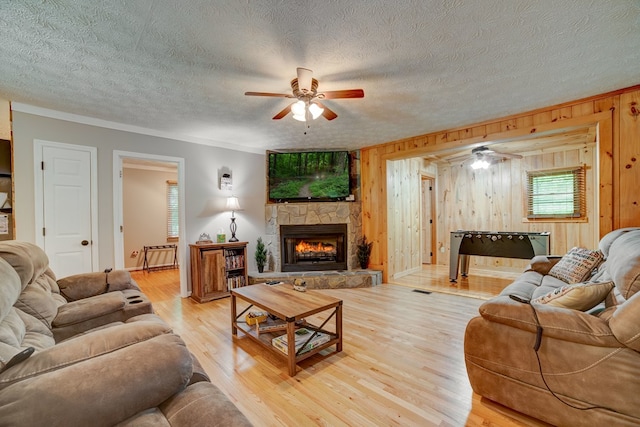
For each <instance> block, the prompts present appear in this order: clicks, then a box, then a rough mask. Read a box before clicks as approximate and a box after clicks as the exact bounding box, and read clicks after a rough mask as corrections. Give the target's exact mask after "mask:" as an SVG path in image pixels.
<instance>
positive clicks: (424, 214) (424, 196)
mask: <svg viewBox="0 0 640 427" xmlns="http://www.w3.org/2000/svg"><path fill="white" fill-rule="evenodd" d="M420 185H421V208H420V213H421V226H420V232H421V233H420V234H421V238H420V242H421V245H420V246H421V249H422V251H421V252H422V264H435V263H436V252H435V247H436V242H435V237H436V232H435V221H434V219H435V206H436V203H435V200H434V198H435V179H434V178H433V177H431V176H427V175H421V176H420Z"/></svg>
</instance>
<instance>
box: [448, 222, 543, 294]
mask: <svg viewBox="0 0 640 427" xmlns="http://www.w3.org/2000/svg"><path fill="white" fill-rule="evenodd" d="M550 236H551V233H549V232H548V231H545V232H541V233H534V232H507V231H468V230H457V231H452V232H451V253H450V257H449V280H450V281H451V282H455V281H457V280H458V268H459V267H460V270H461V274H462V276H463V277H466V276H467V274H468V273H469V255H479V256H490V257H498V258H518V259H531V258H533V257H534V256H536V255H550V252H549V251H550V249H551V247H550V241H549V239H550Z"/></svg>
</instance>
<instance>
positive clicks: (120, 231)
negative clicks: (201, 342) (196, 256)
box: [113, 151, 189, 297]
mask: <svg viewBox="0 0 640 427" xmlns="http://www.w3.org/2000/svg"><path fill="white" fill-rule="evenodd" d="M126 161H130V162H136V163H138V164H144V163H148V164H165V165H170V166H171V167H175V168H177V185H178V224H179V225H178V229H179V237H178V241H177V242H176V244H177V253H178V259H179V260H180V262H181V263H182V264H183V266H182V267H181V268H180V295H181V296H182V297H188V296H189V291H188V285H187V268H186V267H185V265H184V263H185V262H186V260H187V259H188V258H187V247H186V244H185V241H186V240H185V239H186V238H185V207H184V200H185V197H184V191H185V189H184V159H183V158H180V157H169V156H160V155H153V154H146V153H135V152H126V151H114V152H113V168H114V169H113V208H114V215H113V218H114V227H113V230H114V239H113V241H114V261H115V267H116V268H124V264H125V262H124V259H125V255H126V254H125V251H124V234H125V232H126V230H125V227H124V202H123V200H124V198H123V194H124V189H123V164H124V162H126ZM141 214H144V213H141ZM148 214H153V213H152V212H148ZM159 215H163V216H164V212H161V213H159Z"/></svg>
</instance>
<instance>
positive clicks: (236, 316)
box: [231, 283, 342, 376]
mask: <svg viewBox="0 0 640 427" xmlns="http://www.w3.org/2000/svg"><path fill="white" fill-rule="evenodd" d="M238 299H240V300H243V301H245V302H247V303H249V306H248V307H246V308H245V309H244V310H243V311H242V312H240V313H238V311H237V310H238V307H237V300H238ZM253 306H255V307H259V308H260V309H262V310H264V311H268V312H269V313H271V314H272V315H274V316H276V317H278V318H279V319H282V320H284V321H285V322H286V330H285V331H275V332H261V333H260V334H258V333H257V331H256V329H255V327H251V325H248V324H247V323H246V321H244V320H242V319H244V314H245V313H246V312H248V311H249V310H250V309H251V307H253ZM327 310H333V312H332V313H331V314H330V316H329V317H328V318H327V319H326V320H325V322H324V323H323V324H322V325H321V326H319V327H318V326H315V325H313V324H311V323H309V322H306V321H304V319H305V318H307V317H309V316H311V315H314V314H317V313H320V312H323V311H327ZM333 317H335V331H328V330H326V329H324V325H325V324H326V323H327V322H328V321H329V320H330V319H331V318H333ZM299 327H305V328H307V329H310V330H313V331H318V332H323V333H326V334H329V335H330V337H331V339H330V340H329V341H328V342H326V343H324V344H321V345H319V346H318V347H315V348H313V349H311V350H309V351H305V352H301V353H299V354H296V352H295V339H294V334H295V330H296V329H297V328H299ZM238 330H240V331H242V332H243V333H244V335H245V336H247V337H249V338H250V339H252V340H254V341H256V342H257V343H259V344H261V345H262V346H263V347H266V348H269V349H270V350H272V351H273V352H275V354H277V355H279V356H280V357H283V358H285V359H286V360H287V364H288V368H289V375H290V376H295V375H296V364H297V363H298V362H300V361H302V360H305V359H307V358H309V357H311V356H313V355H314V354H317V353H318V352H320V351H322V350H324V349H326V348H328V347H331V346H334V345H335V347H336V353H338V352H340V351H342V300H339V299H337V298H333V297H331V296H328V295H324V294H322V292H320V291H307V292H297V291H294V290H293V287H292V286H291V285H290V284H280V285H273V286H270V285H266V284H264V283H261V284H257V285H251V286H246V287H243V288H238V289H232V290H231V332H232V334H233V336H234V338H237V335H238ZM283 333H286V334H287V338H288V343H289V344H288V346H289V348H288V351H287V354H284V353H283V352H282V351H280V350H279V349H277V348H275V347H274V346H273V345H272V344H271V339H272V338H274V337H277V336H280V335H283Z"/></svg>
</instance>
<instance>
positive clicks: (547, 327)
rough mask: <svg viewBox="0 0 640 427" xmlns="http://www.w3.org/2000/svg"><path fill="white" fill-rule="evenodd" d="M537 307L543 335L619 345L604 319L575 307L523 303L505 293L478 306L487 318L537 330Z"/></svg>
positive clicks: (605, 344) (602, 344)
mask: <svg viewBox="0 0 640 427" xmlns="http://www.w3.org/2000/svg"><path fill="white" fill-rule="evenodd" d="M533 309H535V311H536V315H537V316H538V320H539V321H540V325H541V326H542V329H543V336H545V337H552V338H557V339H560V340H563V341H571V342H575V343H580V344H587V345H593V346H598V347H616V348H619V347H621V344H620V342H619V341H618V340H617V339H616V337H615V336H614V334H613V332H612V331H611V329H610V328H609V325H608V324H607V322H605V321H604V320H602V319H600V318H598V317H596V316H592V315H590V314H587V313H584V312H582V311H578V310H571V309H568V308H562V307H553V306H549V305H544V304H523V303H520V302H517V301H514V300H512V299H511V298H509V297H508V296H499V297H495V298H493V299H491V300H489V301H487V302H485V303H484V304H482V305H481V306H480V315H481V316H482V317H483V318H484V319H486V320H489V321H492V322H496V323H502V324H505V325H509V326H512V327H514V328H518V329H522V330H525V331H530V332H531V333H533V334H535V333H536V328H537V325H536V320H535V317H534V315H533Z"/></svg>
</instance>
